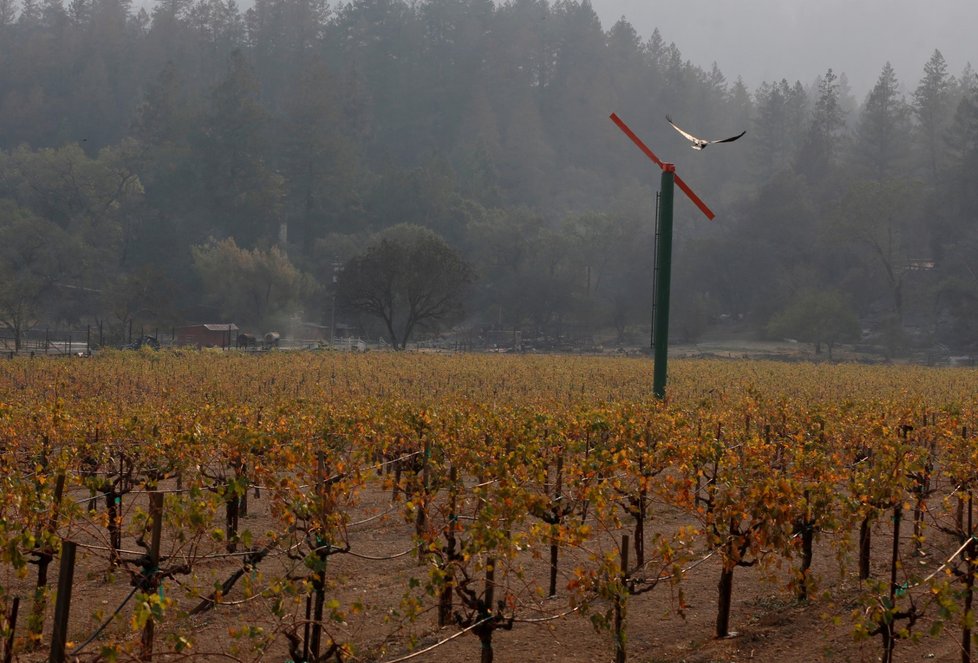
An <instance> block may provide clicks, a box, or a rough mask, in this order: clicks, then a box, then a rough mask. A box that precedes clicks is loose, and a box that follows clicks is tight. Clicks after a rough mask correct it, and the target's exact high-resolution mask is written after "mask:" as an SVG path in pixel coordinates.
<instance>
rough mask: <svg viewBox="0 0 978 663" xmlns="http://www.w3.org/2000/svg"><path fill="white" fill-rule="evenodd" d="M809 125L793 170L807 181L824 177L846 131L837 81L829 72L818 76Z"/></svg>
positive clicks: (832, 164)
mask: <svg viewBox="0 0 978 663" xmlns="http://www.w3.org/2000/svg"><path fill="white" fill-rule="evenodd" d="M816 90H817V93H818V96H817V98H816V99H815V107H814V108H813V110H812V117H811V123H810V124H809V125H808V131H807V132H806V133H805V136H804V138H803V140H802V144H801V150H800V151H799V153H798V159H797V162H796V166H795V168H796V170H797V171H798V172H799V173H802V174H803V175H805V176H807V177H808V178H809V180H810V181H816V180H819V179H821V178H823V177H825V176H826V175H827V174H828V173H829V172H830V170H831V169H832V167H833V166H834V165H835V164H836V160H837V158H838V152H839V146H840V143H841V138H842V134H843V131H844V129H845V113H844V112H843V110H842V107H841V105H840V103H839V102H840V83H839V78H838V77H837V76H836V75H835V72H833V71H832V69H829V70H828V71H826V72H825V75H824V76H821V77H819V79H818V81H817V84H816Z"/></svg>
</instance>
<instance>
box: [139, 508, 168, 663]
mask: <svg viewBox="0 0 978 663" xmlns="http://www.w3.org/2000/svg"><path fill="white" fill-rule="evenodd" d="M149 517H150V519H151V520H152V521H153V530H152V534H151V536H150V544H149V557H148V559H147V561H146V567H145V568H144V569H143V583H144V590H145V591H146V592H147V593H152V592H156V591H157V590H158V589H159V585H160V580H159V570H160V569H159V567H160V538H161V537H162V533H163V493H161V492H159V491H153V492H151V493H150V494H149ZM161 599H162V597H161ZM153 631H154V621H153V616H152V615H150V616H149V618H147V620H146V625H145V626H144V627H143V635H142V640H141V646H140V654H139V658H140V660H142V661H151V660H153Z"/></svg>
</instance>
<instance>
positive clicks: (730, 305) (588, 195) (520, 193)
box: [0, 0, 978, 349]
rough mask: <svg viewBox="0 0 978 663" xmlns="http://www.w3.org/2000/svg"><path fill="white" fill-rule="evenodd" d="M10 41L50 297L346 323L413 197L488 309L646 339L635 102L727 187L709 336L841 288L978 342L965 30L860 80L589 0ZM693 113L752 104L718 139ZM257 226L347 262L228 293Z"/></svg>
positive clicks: (701, 307) (5, 129) (193, 3)
mask: <svg viewBox="0 0 978 663" xmlns="http://www.w3.org/2000/svg"><path fill="white" fill-rule="evenodd" d="M938 46H939V45H938ZM882 55H883V56H885V55H886V54H882ZM0 62H3V63H4V66H3V67H0V202H2V203H3V204H2V205H0V216H2V217H3V218H0V224H6V225H5V226H4V227H8V226H10V225H11V224H17V223H22V220H23V219H25V218H26V219H29V220H30V222H29V223H30V224H35V225H36V227H37V229H38V231H37V232H36V233H34V235H41V236H54V235H57V237H58V241H57V242H56V243H55V244H56V245H57V249H55V248H54V247H52V248H51V251H52V252H53V253H54V254H57V255H59V256H61V258H60V259H59V265H58V269H57V270H54V271H51V272H50V274H56V275H57V276H56V278H55V279H54V280H56V281H57V282H58V283H61V284H63V285H62V286H59V287H58V288H57V289H55V290H50V289H47V290H45V292H44V294H43V295H42V293H41V292H40V291H34V290H31V289H29V288H26V287H25V288H23V289H21V290H22V294H24V295H25V296H26V295H27V294H29V293H31V292H33V293H34V294H33V295H30V296H29V297H28V299H30V300H31V301H32V303H31V305H30V306H29V307H28V308H29V309H30V310H31V311H34V312H35V313H32V314H31V315H28V316H26V317H25V318H24V319H25V320H34V321H37V320H39V319H40V318H44V319H45V320H47V321H49V322H63V323H66V324H76V323H79V322H82V321H83V320H96V319H97V320H102V319H108V320H120V319H127V318H129V317H130V316H132V315H136V316H137V317H140V318H147V319H146V320H145V321H146V322H147V323H151V322H152V321H154V320H156V321H159V320H161V319H163V318H166V319H168V320H173V319H193V320H198V321H199V319H200V318H201V316H203V315H206V312H207V311H210V312H211V315H221V316H233V317H236V318H237V317H240V318H241V320H242V321H244V320H252V321H254V324H259V321H262V320H267V319H268V317H269V316H271V317H274V316H276V315H284V314H285V312H286V311H288V312H289V315H294V316H302V317H304V318H306V319H308V320H309V321H311V322H318V323H322V322H324V321H325V317H326V316H328V315H329V313H328V310H329V306H328V305H327V304H326V303H324V302H325V301H326V300H327V299H328V298H329V297H331V292H330V288H329V286H330V282H329V281H330V279H331V275H332V273H333V266H334V265H336V264H342V263H344V262H346V261H347V260H348V259H349V258H350V256H351V255H354V254H361V255H365V253H364V252H365V251H366V249H367V247H368V245H371V244H370V243H371V241H372V239H371V238H373V237H375V236H376V235H377V233H382V232H383V231H384V230H385V229H387V228H390V227H392V226H395V225H397V224H402V223H408V224H412V225H415V226H420V227H423V228H426V229H428V230H429V231H431V232H432V233H435V234H437V235H438V236H439V237H440V238H442V239H443V240H444V242H445V243H446V245H447V246H449V247H451V250H452V251H454V252H457V253H458V256H459V258H460V260H462V261H463V262H464V263H465V264H469V265H471V266H472V271H473V275H474V276H475V275H477V276H478V279H477V280H474V281H473V285H472V287H471V288H469V289H468V292H467V294H466V296H465V302H464V303H465V304H466V306H465V309H466V312H467V316H468V324H470V325H471V326H474V327H480V328H499V327H505V328H508V329H513V328H520V329H524V330H526V331H527V332H528V333H532V334H537V335H541V336H560V335H563V334H568V333H574V334H577V335H579V336H585V337H587V336H594V335H597V334H604V335H606V336H607V337H614V339H615V341H616V342H619V343H633V344H643V345H644V338H646V335H647V328H648V325H649V303H650V294H649V292H650V288H651V280H652V266H651V255H652V243H653V241H654V229H653V228H652V219H653V218H654V210H653V208H652V205H653V198H654V193H653V191H652V190H651V187H650V184H649V182H650V181H654V180H655V172H653V170H652V169H651V168H650V166H649V164H648V163H647V162H646V161H645V160H644V159H643V157H642V156H641V155H640V154H637V153H636V152H635V150H634V149H632V147H631V146H630V145H628V144H627V140H625V139H623V137H622V136H621V135H620V133H619V132H617V130H616V129H615V128H614V126H613V125H612V124H611V123H610V122H609V121H608V115H609V114H610V112H612V111H615V112H618V113H619V114H620V115H621V116H622V117H624V118H626V119H627V120H628V121H629V123H630V124H632V125H633V128H634V129H635V130H636V131H637V132H638V133H639V134H640V135H642V136H643V138H645V139H647V140H648V141H649V142H650V143H651V144H652V145H653V146H654V147H655V149H656V150H657V151H658V152H659V153H660V154H661V155H662V156H663V157H664V158H667V159H669V160H673V161H677V162H679V164H680V167H681V170H682V173H683V178H684V179H685V180H686V181H688V182H690V183H691V184H693V185H694V188H695V189H696V190H697V192H698V193H700V194H701V195H702V196H703V197H704V198H705V199H707V200H708V202H709V203H710V205H711V207H713V208H714V209H716V210H718V211H719V213H720V216H719V220H718V222H717V223H716V224H707V223H705V222H703V221H702V220H701V219H700V217H699V216H698V214H697V212H696V211H695V210H694V209H692V208H691V207H689V206H687V205H685V203H683V202H680V203H679V204H678V205H677V214H678V218H677V225H676V228H677V230H676V237H675V240H674V242H675V253H676V261H675V265H676V269H677V275H676V279H675V283H674V288H675V289H676V290H675V291H674V296H673V302H674V303H675V304H674V306H675V309H676V310H675V311H674V315H673V316H672V317H673V318H674V320H675V321H676V324H677V325H679V324H682V325H683V326H684V328H685V332H683V335H686V336H688V337H693V336H696V335H697V334H699V333H700V332H701V331H703V330H706V329H708V328H709V327H711V326H716V325H719V324H721V321H723V320H741V321H743V325H744V326H746V327H748V328H749V329H750V330H753V331H754V332H756V333H763V332H764V330H765V329H766V326H767V324H768V322H769V321H770V320H771V318H772V316H774V315H776V314H777V313H778V312H779V311H780V310H783V308H784V307H785V306H786V305H787V304H788V302H789V299H790V296H791V295H790V293H797V292H801V291H802V290H804V289H818V290H823V291H839V292H843V293H845V294H846V295H847V297H848V298H849V301H850V302H851V305H852V307H853V309H854V311H855V313H856V315H857V316H858V318H859V320H860V323H861V324H862V325H863V326H864V327H868V328H874V327H883V326H886V325H890V324H897V325H899V326H901V327H905V328H906V330H907V332H908V333H910V334H911V335H913V336H915V341H914V342H917V343H920V344H928V343H931V344H932V343H938V342H940V343H945V344H948V345H953V346H955V347H960V348H962V349H966V348H971V347H973V346H974V345H976V342H975V340H974V338H973V334H970V333H969V332H968V331H967V330H968V328H969V327H968V324H966V322H965V321H968V320H972V319H978V298H976V297H973V296H971V295H970V294H968V293H971V292H972V291H973V290H974V289H975V287H976V286H975V285H974V283H975V278H974V270H973V266H972V262H973V261H972V259H971V255H972V254H973V250H972V249H973V248H974V247H976V246H978V229H976V227H975V224H974V219H975V217H976V213H978V197H976V192H975V187H974V186H973V180H974V172H975V164H976V161H978V149H976V147H975V146H976V144H978V139H976V136H978V77H976V76H975V74H974V71H973V70H971V69H970V67H969V68H967V69H965V70H964V71H962V72H950V71H948V67H947V63H946V62H945V61H944V59H943V56H942V55H941V53H940V51H939V50H935V51H934V54H933V56H932V57H931V58H930V59H929V60H928V61H927V62H926V63H921V68H920V71H918V72H902V71H895V70H894V68H893V67H892V66H890V65H889V64H886V65H885V66H883V67H882V69H881V72H880V76H879V79H878V80H877V83H876V85H875V86H874V87H873V89H872V90H871V91H870V92H869V93H868V94H867V95H866V96H865V97H864V98H862V99H857V98H855V97H854V96H853V93H852V91H851V90H850V88H849V86H848V83H847V81H846V77H845V74H844V73H843V71H844V70H843V69H841V68H827V69H826V70H825V73H824V74H823V75H822V76H820V77H818V78H817V79H816V80H813V81H798V80H792V79H791V78H790V77H789V76H788V75H787V74H789V73H790V72H785V74H786V75H785V77H783V78H781V79H779V80H775V81H770V82H766V83H764V84H762V85H760V86H759V87H758V88H757V89H755V90H750V89H748V88H747V87H746V86H745V84H744V83H743V82H742V81H741V80H739V79H737V78H736V76H735V75H731V74H735V73H736V72H724V71H723V70H722V69H721V65H722V63H719V64H717V63H711V66H709V67H707V68H703V67H700V66H698V65H696V64H694V63H692V62H690V61H688V60H687V59H686V58H684V56H683V54H682V51H681V50H680V47H679V45H677V44H675V43H671V42H669V41H668V36H667V35H663V34H661V33H660V32H659V31H655V32H653V34H651V35H640V34H638V33H637V32H636V30H635V29H634V28H633V27H632V26H631V25H630V24H629V23H628V21H627V20H625V19H622V20H620V21H618V22H617V23H615V24H614V25H612V26H609V27H608V28H607V29H606V28H604V27H603V26H602V25H601V23H600V22H599V21H598V18H597V16H596V14H595V12H594V10H593V8H592V7H591V5H590V3H588V2H586V1H578V0H562V1H560V2H553V3H551V2H547V1H546V0H527V1H520V2H503V3H493V2H490V1H489V0H424V1H423V2H416V3H415V2H410V3H409V2H406V1H405V0H383V1H379V0H354V1H353V2H350V3H346V4H342V5H339V6H332V5H330V4H329V3H327V2H325V1H324V0H256V2H255V3H254V5H253V6H251V7H250V8H248V9H247V10H244V11H242V10H241V9H239V7H238V5H237V4H235V3H233V2H223V1H222V0H160V1H159V2H158V3H157V4H156V5H155V6H153V7H152V8H151V9H149V10H144V9H138V8H135V6H133V5H131V4H130V3H128V2H123V1H119V0H93V1H92V2H87V1H86V2H71V3H68V4H66V3H65V2H64V1H63V0H46V1H45V2H44V3H43V4H40V3H35V2H17V1H16V0H13V1H9V0H8V1H6V2H0ZM844 64H845V63H842V65H843V67H844ZM907 81H909V83H908V82H907ZM914 81H916V82H914ZM667 113H670V114H672V115H673V116H674V117H675V118H677V121H679V120H681V124H682V125H683V126H684V127H688V128H690V129H691V130H695V131H700V130H702V133H704V134H706V133H709V134H711V135H712V134H713V133H714V132H715V133H716V135H724V133H723V132H725V131H739V130H741V129H747V130H748V132H747V135H746V136H745V137H744V139H742V140H740V141H738V142H737V143H735V144H732V145H730V146H724V148H723V149H715V150H710V151H709V152H708V153H707V154H705V155H700V154H698V153H695V154H694V153H690V151H689V150H688V146H687V145H686V144H685V142H684V141H683V139H682V138H681V137H679V136H678V135H675V133H674V132H672V131H671V130H670V129H669V127H668V125H667V124H666V123H665V120H664V116H665V115H666V114H667ZM54 229H57V230H56V232H55V230H54ZM887 233H889V234H887ZM210 238H214V240H213V242H211V241H210ZM231 242H233V246H234V247H235V249H234V250H235V251H238V252H240V255H239V257H240V256H243V255H245V254H246V253H247V255H250V256H253V257H254V256H264V257H266V258H268V259H272V257H273V256H275V255H278V257H279V258H281V259H282V260H285V259H286V258H287V262H288V263H289V265H290V266H291V267H290V268H291V269H292V270H294V271H295V274H293V276H292V277H290V278H293V277H294V278H295V279H298V280H303V281H304V282H311V281H313V280H317V279H318V280H319V281H320V285H321V286H323V288H322V289H319V290H318V291H317V290H316V288H305V290H303V292H304V293H305V294H304V295H300V296H299V297H298V298H296V297H294V296H293V294H294V293H293V290H294V288H292V286H289V287H287V288H284V289H283V290H282V291H281V292H282V293H284V294H281V295H274V296H272V297H271V298H272V299H274V300H276V301H274V302H273V301H271V300H268V301H266V303H265V304H263V305H261V306H257V305H250V306H244V305H243V304H240V303H232V302H233V301H234V300H235V298H237V297H238V296H239V293H234V294H233V297H232V296H231V293H226V294H227V296H226V297H225V296H222V297H220V298H218V297H217V296H216V295H215V292H214V291H213V290H208V289H207V288H203V289H202V288H201V283H202V280H201V279H202V278H203V274H204V271H206V268H205V267H204V265H205V263H207V260H208V259H207V258H206V256H208V255H210V253H208V252H213V251H217V250H218V249H217V247H229V246H231V244H230V243H231ZM194 247H197V248H196V249H195V248H194ZM273 247H277V248H273ZM275 251H279V252H280V253H279V254H276V253H275ZM11 260H12V258H11ZM10 264H13V263H10ZM921 265H927V266H928V267H927V269H922V268H921ZM42 271H45V274H47V271H46V270H42ZM149 273H151V274H152V275H153V276H152V279H151V280H152V281H153V283H155V284H156V285H155V286H154V288H152V289H146V288H142V287H140V286H139V285H138V284H139V283H141V282H144V281H146V280H147V278H148V277H147V276H146V275H147V274H149ZM49 280H51V279H49ZM245 280H247V279H245ZM259 280H260V279H259ZM205 282H206V283H209V284H216V283H217V280H216V279H209V278H208V279H205ZM64 286H68V288H66V287H64ZM209 287H217V286H216V285H213V286H209ZM80 292H86V293H92V294H93V295H98V294H99V293H101V295H100V296H92V297H86V298H81V299H80V298H78V297H72V296H71V295H72V293H74V294H77V293H80ZM150 292H155V293H156V294H152V295H151V294H150ZM275 292H278V290H275ZM139 293H144V294H143V295H142V296H145V297H147V298H151V299H152V298H159V296H160V293H165V294H166V297H165V299H166V301H167V302H168V304H167V306H165V307H161V306H146V305H142V304H139V303H138V302H130V303H128V304H126V303H125V302H126V300H127V299H131V298H132V297H137V298H138V297H139V296H141V295H140V294H139ZM310 293H318V294H310ZM279 296H281V297H282V301H278V298H279ZM252 299H253V300H254V299H255V298H254V297H253V298H252ZM258 299H261V297H259V298H258ZM218 300H220V302H221V303H220V305H219V304H218V303H216V302H218ZM207 307H210V308H207ZM214 307H217V308H214ZM684 307H687V308H686V309H684ZM894 308H896V309H897V312H896V314H894V313H893V309H894ZM164 309H166V310H165V311H164ZM120 315H121V316H122V318H120V317H119V316H120ZM894 316H895V317H894ZM894 319H895V320H896V322H895V323H893V320H894ZM402 322H403V321H402ZM25 324H27V325H28V326H29V325H30V324H32V323H31V322H27V323H25ZM262 324H264V323H262ZM398 324H402V323H398ZM395 329H396V330H397V331H396V334H394V335H395V336H396V337H397V343H402V342H403V337H404V329H403V327H402V328H400V329H398V328H397V327H395ZM364 331H366V329H364ZM412 333H414V329H413V328H412ZM385 335H388V336H390V335H391V334H390V331H389V330H388V331H387V332H385Z"/></svg>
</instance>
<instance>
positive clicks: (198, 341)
mask: <svg viewBox="0 0 978 663" xmlns="http://www.w3.org/2000/svg"><path fill="white" fill-rule="evenodd" d="M176 336H177V345H196V346H197V347H199V348H230V347H233V346H234V341H235V339H236V338H237V337H238V325H236V324H234V323H233V322H222V323H219V324H203V325H189V326H186V327H177V329H176Z"/></svg>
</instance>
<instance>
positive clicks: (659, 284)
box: [652, 163, 676, 400]
mask: <svg viewBox="0 0 978 663" xmlns="http://www.w3.org/2000/svg"><path fill="white" fill-rule="evenodd" d="M675 177H676V166H675V165H673V164H671V163H666V164H663V167H662V185H661V189H660V194H661V195H660V197H659V240H658V242H657V250H656V255H655V268H656V272H657V275H656V281H655V283H656V288H655V320H653V321H652V344H653V345H654V346H655V365H654V368H653V376H652V394H653V395H654V396H655V397H656V398H658V399H660V400H661V399H664V398H665V397H666V363H667V356H668V352H669V286H670V282H671V274H672V199H673V192H674V190H675V181H676V180H675Z"/></svg>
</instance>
